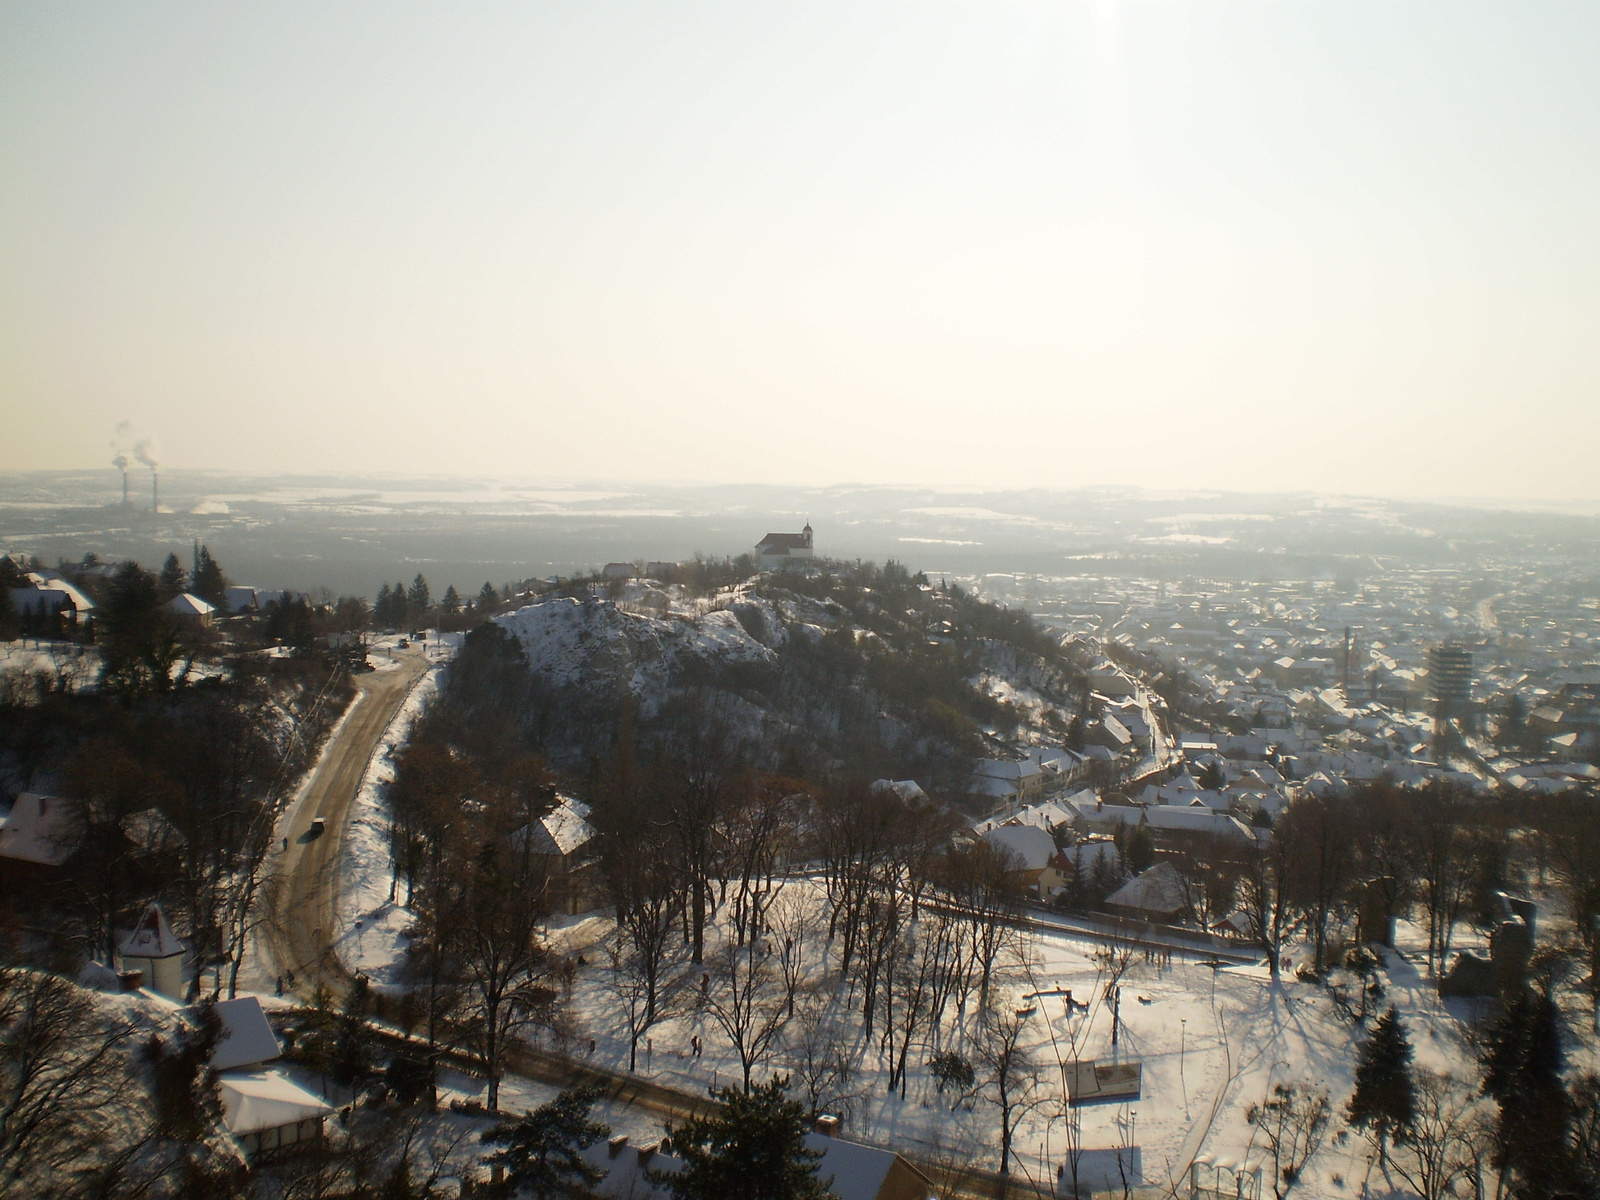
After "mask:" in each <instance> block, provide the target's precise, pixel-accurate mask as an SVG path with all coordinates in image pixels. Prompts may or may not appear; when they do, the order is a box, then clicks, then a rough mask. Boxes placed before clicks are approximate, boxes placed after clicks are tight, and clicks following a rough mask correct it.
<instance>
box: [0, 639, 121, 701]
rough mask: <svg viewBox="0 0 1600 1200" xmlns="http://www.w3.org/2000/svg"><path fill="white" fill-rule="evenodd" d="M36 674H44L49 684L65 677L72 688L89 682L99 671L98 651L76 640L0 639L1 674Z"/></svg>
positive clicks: (97, 675)
mask: <svg viewBox="0 0 1600 1200" xmlns="http://www.w3.org/2000/svg"><path fill="white" fill-rule="evenodd" d="M5 675H14V676H18V677H21V678H28V679H32V678H37V677H38V676H40V675H43V676H44V678H45V679H46V680H48V681H49V684H50V686H51V687H57V686H59V684H60V681H61V680H62V679H63V678H65V680H66V682H67V684H68V686H69V687H71V688H74V689H76V688H81V687H84V686H86V685H88V684H92V683H93V682H94V681H95V680H96V679H97V678H99V675H100V651H99V649H98V648H97V647H94V646H80V645H78V644H77V643H75V642H52V641H41V640H40V639H38V638H19V639H17V640H15V641H9V642H8V641H0V676H5Z"/></svg>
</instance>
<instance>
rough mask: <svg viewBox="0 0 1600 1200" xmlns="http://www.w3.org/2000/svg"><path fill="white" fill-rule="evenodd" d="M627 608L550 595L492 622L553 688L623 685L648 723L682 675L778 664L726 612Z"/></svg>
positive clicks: (602, 687)
mask: <svg viewBox="0 0 1600 1200" xmlns="http://www.w3.org/2000/svg"><path fill="white" fill-rule="evenodd" d="M625 604H626V602H624V605H625ZM624 605H619V604H617V603H615V602H613V601H610V600H597V599H594V598H584V599H576V598H573V597H567V596H554V597H549V598H546V599H543V600H540V601H538V602H537V603H534V604H530V605H528V606H527V607H526V608H519V609H517V610H516V611H515V612H510V613H507V614H505V615H504V616H501V617H498V618H496V620H497V622H498V623H499V624H500V626H501V627H502V628H504V629H505V630H506V631H507V632H509V633H511V634H512V635H514V636H515V637H516V639H517V641H518V642H519V643H520V644H521V646H522V650H523V653H524V654H525V655H526V656H527V659H528V665H529V666H530V667H531V668H532V669H533V670H534V671H535V672H537V673H539V674H540V675H541V676H542V677H543V678H544V679H545V681H546V682H547V683H548V684H549V685H550V686H551V687H553V688H555V689H558V690H561V689H567V688H584V689H595V688H601V689H605V690H607V691H610V692H612V693H613V694H615V692H616V689H617V688H618V687H622V686H625V687H627V688H628V689H629V690H630V691H631V692H632V693H633V698H634V700H635V702H636V703H637V704H638V705H639V711H640V715H641V717H643V718H645V719H649V718H651V717H653V716H655V715H656V713H657V712H658V711H659V709H660V705H661V704H662V703H663V702H664V701H665V700H666V699H667V698H668V696H669V695H670V694H671V692H672V690H673V688H674V686H675V685H676V684H677V683H678V682H679V681H680V680H681V679H682V678H683V676H684V675H685V674H686V673H692V672H695V671H701V672H704V671H710V672H718V671H720V670H723V669H726V668H729V667H737V666H743V667H749V666H755V667H773V666H776V664H777V661H778V659H777V655H776V654H775V653H774V652H773V651H772V650H771V649H769V648H768V647H767V646H765V645H763V644H762V643H761V642H760V641H758V640H756V639H755V638H754V637H751V636H750V634H749V633H747V632H746V631H745V628H744V626H743V625H741V624H740V623H739V620H738V618H737V617H736V616H735V615H734V613H733V612H731V611H729V610H727V609H723V610H720V611H706V612H698V613H696V612H694V611H692V610H685V609H683V608H681V607H672V606H666V607H665V611H664V612H663V613H662V614H661V615H650V613H649V612H648V610H646V609H644V608H642V607H638V606H633V605H627V606H624Z"/></svg>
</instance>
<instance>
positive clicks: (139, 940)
mask: <svg viewBox="0 0 1600 1200" xmlns="http://www.w3.org/2000/svg"><path fill="white" fill-rule="evenodd" d="M183 954H184V949H183V943H182V942H180V941H179V940H178V938H177V935H176V934H174V933H173V932H172V926H171V925H169V924H167V914H166V913H164V912H162V911H161V906H160V905H159V904H152V905H150V906H149V907H148V908H146V909H145V910H144V915H143V916H142V917H140V918H139V923H138V924H137V925H135V926H134V927H133V928H132V929H131V930H129V931H128V932H127V933H125V934H123V935H122V939H121V940H120V941H119V942H118V943H117V957H118V958H119V959H121V960H122V970H124V971H143V972H144V978H145V986H146V987H148V988H149V989H150V990H151V991H155V992H160V993H161V994H162V995H163V996H169V997H171V998H172V999H174V1000H177V999H180V998H181V997H182V996H183Z"/></svg>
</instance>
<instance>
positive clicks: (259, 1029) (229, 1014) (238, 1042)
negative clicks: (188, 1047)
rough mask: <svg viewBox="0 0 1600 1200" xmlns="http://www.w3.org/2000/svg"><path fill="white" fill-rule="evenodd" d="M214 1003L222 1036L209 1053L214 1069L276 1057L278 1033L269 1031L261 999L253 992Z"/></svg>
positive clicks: (278, 1047) (280, 1049)
mask: <svg viewBox="0 0 1600 1200" xmlns="http://www.w3.org/2000/svg"><path fill="white" fill-rule="evenodd" d="M214 1007H215V1009H216V1013H217V1016H218V1017H219V1018H220V1019H221V1020H222V1036H221V1037H220V1038H218V1039H217V1048H216V1052H215V1053H214V1054H213V1055H212V1057H211V1065H212V1066H213V1067H215V1068H216V1069H217V1070H219V1071H226V1070H229V1069H230V1068H232V1067H247V1066H253V1065H254V1064H256V1063H263V1062H266V1061H267V1060H268V1059H269V1058H277V1057H278V1055H279V1054H280V1053H281V1052H282V1048H281V1047H280V1046H279V1045H278V1035H277V1034H275V1033H273V1032H272V1026H271V1025H269V1024H268V1023H267V1014H266V1013H265V1012H264V1011H262V1008H261V1001H260V1000H257V999H256V998H255V997H254V996H240V997H239V998H238V999H237V1000H221V1001H218V1002H217V1004H216V1005H214Z"/></svg>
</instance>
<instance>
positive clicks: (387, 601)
mask: <svg viewBox="0 0 1600 1200" xmlns="http://www.w3.org/2000/svg"><path fill="white" fill-rule="evenodd" d="M393 609H394V593H393V592H391V591H390V590H389V585H388V584H387V583H386V584H384V585H382V586H381V587H380V588H378V595H377V597H376V598H375V599H374V600H373V601H372V619H373V620H374V621H375V622H377V624H378V625H379V626H385V625H389V624H391V623H392V622H391V621H390V617H391V616H392V615H393Z"/></svg>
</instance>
